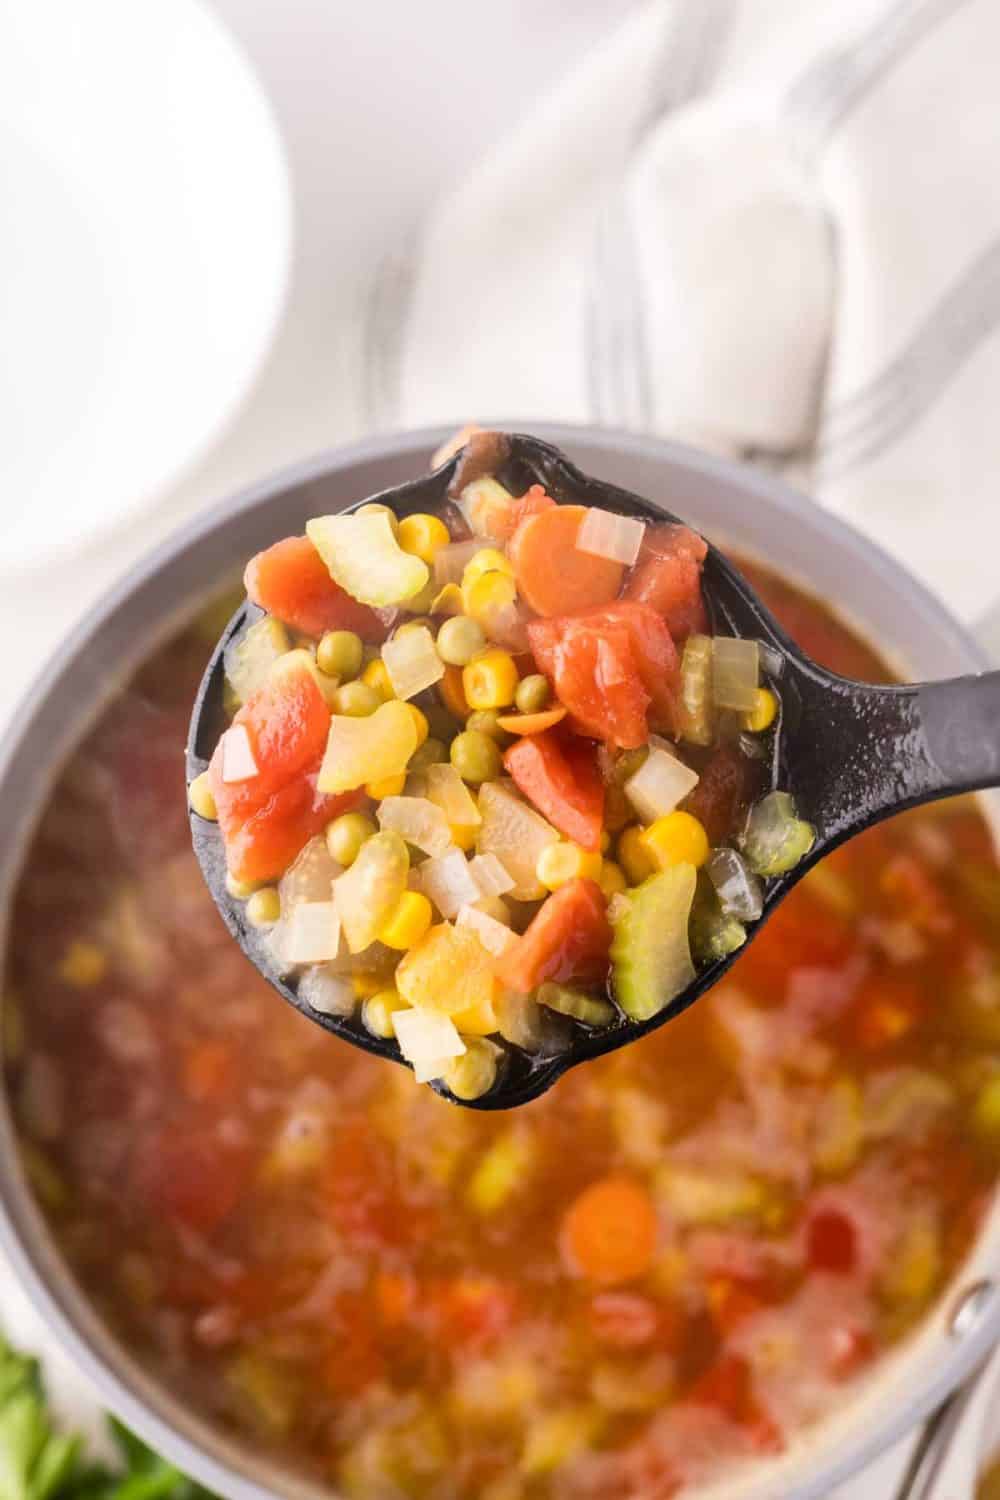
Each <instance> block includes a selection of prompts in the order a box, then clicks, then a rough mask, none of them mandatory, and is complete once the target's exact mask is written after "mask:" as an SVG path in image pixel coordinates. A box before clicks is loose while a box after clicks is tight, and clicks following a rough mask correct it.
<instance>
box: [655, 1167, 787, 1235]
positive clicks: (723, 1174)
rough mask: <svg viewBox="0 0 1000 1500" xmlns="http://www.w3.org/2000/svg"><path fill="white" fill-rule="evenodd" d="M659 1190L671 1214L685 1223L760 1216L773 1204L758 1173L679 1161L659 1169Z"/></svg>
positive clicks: (658, 1192) (726, 1222)
mask: <svg viewBox="0 0 1000 1500" xmlns="http://www.w3.org/2000/svg"><path fill="white" fill-rule="evenodd" d="M656 1194H657V1197H658V1198H659V1199H660V1200H661V1202H662V1203H663V1204H664V1206H665V1207H666V1209H667V1211H668V1213H669V1216H670V1217H671V1218H672V1219H674V1220H675V1221H679V1222H680V1223H681V1224H731V1223H733V1222H734V1221H735V1220H738V1219H759V1218H760V1217H761V1215H763V1214H764V1213H766V1211H767V1209H768V1207H769V1205H770V1197H769V1194H768V1190H767V1188H766V1187H765V1186H764V1184H763V1183H762V1182H759V1181H758V1180H757V1179H756V1178H755V1177H750V1176H747V1175H745V1174H744V1173H741V1172H732V1171H727V1170H721V1169H720V1170H719V1171H708V1170H703V1169H701V1168H699V1167H691V1166H687V1165H686V1164H682V1163H679V1162H671V1163H665V1164H664V1165H663V1166H661V1167H660V1168H659V1170H658V1171H657V1173H656Z"/></svg>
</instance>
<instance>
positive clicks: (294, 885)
mask: <svg viewBox="0 0 1000 1500" xmlns="http://www.w3.org/2000/svg"><path fill="white" fill-rule="evenodd" d="M340 873H341V866H340V865H338V864H337V861H336V860H335V859H332V858H331V857H330V851H329V849H328V848H327V847H326V840H325V839H324V838H314V839H310V840H309V842H308V844H307V845H306V846H305V848H304V849H303V851H302V853H301V854H300V855H299V856H298V858H297V859H296V860H295V862H294V863H293V864H291V865H290V866H289V867H288V869H287V870H286V871H285V873H284V875H282V877H281V879H280V881H279V882H278V895H279V897H280V898H281V912H282V916H287V915H288V914H290V913H291V912H293V911H294V910H295V908H296V907H297V906H298V905H299V903H300V902H302V901H329V900H331V899H332V898H331V895H330V891H331V887H332V885H333V882H334V881H335V880H336V878H337V876H338V875H339V874H340Z"/></svg>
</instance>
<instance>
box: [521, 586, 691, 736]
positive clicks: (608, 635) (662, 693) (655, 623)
mask: <svg viewBox="0 0 1000 1500" xmlns="http://www.w3.org/2000/svg"><path fill="white" fill-rule="evenodd" d="M528 639H529V640H530V642H531V649H532V651H533V653H534V656H535V660H536V662H537V663H538V666H539V667H540V668H541V670H542V671H543V672H544V673H545V674H546V676H548V677H549V678H550V679H551V681H552V684H553V688H554V690H555V694H556V697H557V698H558V699H559V701H560V703H562V704H563V705H564V706H565V707H566V708H567V709H568V710H569V712H570V713H571V714H572V715H573V717H574V719H576V721H577V723H578V724H579V725H580V726H581V728H582V729H583V730H584V732H585V733H588V734H593V735H595V736H596V737H597V738H599V739H603V740H607V741H608V742H609V743H610V744H612V745H617V746H619V747H621V748H622V749H626V750H628V749H635V748H636V747H637V746H639V745H643V744H645V742H646V740H647V738H648V734H649V728H650V725H651V726H652V727H653V728H658V729H668V730H669V729H672V728H673V725H674V715H675V704H676V695H677V688H678V661H677V650H676V648H675V646H674V643H673V641H672V640H671V638H670V633H669V631H668V630H667V628H666V626H665V625H664V623H663V621H662V620H661V618H660V617H659V615H657V614H656V612H655V611H654V610H652V609H649V608H648V607H647V606H645V605H642V604H630V603H626V602H622V601H619V602H618V603H616V604H608V605H604V606H602V607H601V608H598V609H590V610H584V611H582V612H581V613H580V614H576V615H557V616H553V617H552V618H551V619H548V620H533V621H531V623H530V624H529V625H528ZM647 711H648V717H649V721H650V722H649V723H647Z"/></svg>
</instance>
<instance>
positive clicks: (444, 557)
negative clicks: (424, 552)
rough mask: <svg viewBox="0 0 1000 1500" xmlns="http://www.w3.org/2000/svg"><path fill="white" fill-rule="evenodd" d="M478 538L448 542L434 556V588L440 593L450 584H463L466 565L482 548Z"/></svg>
mask: <svg viewBox="0 0 1000 1500" xmlns="http://www.w3.org/2000/svg"><path fill="white" fill-rule="evenodd" d="M482 545H483V544H482V542H481V541H480V540H479V539H478V537H473V538H472V539H471V540H470V541H468V542H446V543H445V545H444V546H443V547H439V548H438V550H437V551H436V552H435V554H434V587H435V588H436V589H437V590H438V591H439V592H440V590H441V589H443V588H447V586H448V584H449V583H461V582H462V574H463V573H464V572H465V565H466V563H467V562H468V561H469V559H470V558H472V557H475V555H476V553H477V552H478V551H479V550H480V548H481V547H482Z"/></svg>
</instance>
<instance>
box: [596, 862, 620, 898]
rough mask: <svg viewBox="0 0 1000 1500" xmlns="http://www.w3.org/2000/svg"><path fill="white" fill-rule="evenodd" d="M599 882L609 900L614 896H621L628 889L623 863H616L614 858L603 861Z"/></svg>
mask: <svg viewBox="0 0 1000 1500" xmlns="http://www.w3.org/2000/svg"><path fill="white" fill-rule="evenodd" d="M597 883H598V885H599V886H600V887H601V890H602V891H603V892H604V894H605V896H606V897H607V898H608V900H609V901H610V900H611V897H612V896H620V895H622V894H623V893H624V892H625V891H626V890H627V889H628V881H627V880H626V879H625V871H624V870H623V869H622V867H621V865H616V864H615V862H614V860H613V859H604V860H602V861H601V873H600V875H599V876H598V878H597Z"/></svg>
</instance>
